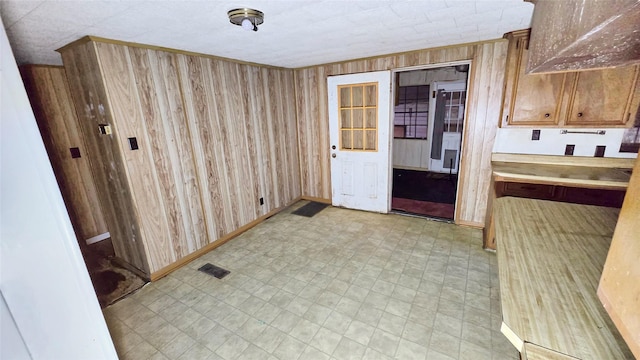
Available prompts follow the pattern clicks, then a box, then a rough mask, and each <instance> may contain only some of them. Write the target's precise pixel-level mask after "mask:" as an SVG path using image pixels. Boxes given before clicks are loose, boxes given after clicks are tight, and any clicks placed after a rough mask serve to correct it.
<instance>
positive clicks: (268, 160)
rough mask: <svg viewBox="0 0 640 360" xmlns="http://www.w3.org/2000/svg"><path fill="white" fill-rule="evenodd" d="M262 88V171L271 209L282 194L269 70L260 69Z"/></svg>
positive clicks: (258, 80) (258, 78)
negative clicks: (273, 146) (274, 146)
mask: <svg viewBox="0 0 640 360" xmlns="http://www.w3.org/2000/svg"><path fill="white" fill-rule="evenodd" d="M256 81H257V82H259V86H260V91H259V93H260V98H261V99H262V101H264V104H263V106H264V113H263V114H264V118H263V119H261V120H262V121H260V130H261V134H262V139H263V140H264V141H263V143H262V152H263V156H264V159H265V162H264V163H263V164H264V165H265V167H264V170H263V171H262V172H263V173H264V174H265V183H264V186H265V189H268V191H267V192H268V195H267V197H268V199H269V201H268V202H267V205H268V206H269V208H270V207H271V206H274V205H275V204H276V203H278V202H279V201H280V193H279V191H278V185H277V184H278V181H279V178H278V176H279V175H280V174H279V173H278V166H277V165H278V159H277V157H276V153H275V151H273V150H274V149H273V148H272V147H271V146H272V144H275V143H276V138H277V134H276V131H275V129H274V127H273V126H272V125H271V124H273V121H274V116H275V114H274V113H273V110H272V109H273V101H275V100H276V99H273V101H272V100H271V93H270V92H269V69H265V68H262V69H260V72H259V76H258V77H257V78H256Z"/></svg>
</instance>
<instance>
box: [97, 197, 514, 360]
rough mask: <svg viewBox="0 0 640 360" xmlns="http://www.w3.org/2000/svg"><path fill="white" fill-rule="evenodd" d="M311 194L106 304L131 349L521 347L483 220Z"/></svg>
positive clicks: (344, 353)
mask: <svg viewBox="0 0 640 360" xmlns="http://www.w3.org/2000/svg"><path fill="white" fill-rule="evenodd" d="M304 203H306V202H299V203H297V204H295V206H293V207H291V208H289V209H286V210H285V211H284V212H283V213H281V214H278V215H276V216H273V217H272V218H270V219H268V220H266V221H265V222H263V223H261V224H260V225H258V226H256V227H255V228H253V229H251V230H249V231H247V232H245V233H244V234H242V235H240V236H238V237H237V238H235V239H234V240H233V241H230V242H228V243H226V244H225V245H223V246H220V247H219V248H217V249H215V250H213V251H211V252H209V253H207V254H205V255H203V256H202V257H200V258H199V259H196V260H195V261H193V262H192V263H190V264H187V266H185V267H183V268H181V269H179V270H177V271H175V272H173V273H172V274H169V275H168V276H166V277H164V278H163V279H161V280H159V281H157V282H154V283H153V284H150V285H147V286H145V287H144V288H143V289H141V290H140V291H138V292H137V293H136V294H134V295H132V296H130V297H128V298H126V299H123V300H122V301H120V302H118V303H116V304H114V305H112V306H110V307H108V308H107V309H105V311H104V314H105V318H106V319H107V324H108V326H109V328H110V332H111V334H112V337H113V339H114V344H115V345H116V349H117V351H118V354H120V355H121V358H149V357H151V356H155V357H157V358H159V359H162V358H170V359H175V358H178V357H180V358H181V359H208V360H216V359H218V360H219V359H225V360H228V359H252V360H253V359H269V360H276V359H277V360H282V359H298V358H299V359H305V360H306V359H310V360H313V359H323V360H326V359H350V358H356V359H360V358H363V359H389V358H396V359H424V358H426V359H458V358H460V359H474V358H477V359H484V358H487V359H500V360H502V359H512V360H514V359H517V351H516V350H515V348H513V346H512V345H511V344H510V343H509V342H508V341H506V339H505V338H504V336H503V335H502V334H501V333H500V332H499V327H500V323H501V316H500V303H499V281H498V274H497V265H496V263H497V262H496V260H495V254H490V253H487V252H485V251H483V250H482V249H481V242H482V234H481V232H480V231H476V230H473V229H467V228H460V227H457V226H455V225H452V224H445V223H440V222H434V221H428V220H424V219H419V218H410V217H402V216H397V215H380V214H371V213H366V212H359V211H350V210H346V209H337V208H331V207H329V208H327V209H325V210H323V211H322V212H321V213H320V214H318V215H316V216H315V217H313V218H304V217H300V216H296V215H292V214H291V211H292V210H293V209H294V208H296V207H299V206H302V205H303V204H304ZM207 262H210V263H213V264H216V265H218V266H221V267H224V268H226V269H228V270H230V271H231V274H230V275H229V276H227V277H226V278H224V279H222V280H220V279H216V278H213V277H211V276H208V275H206V274H204V273H201V272H198V271H197V268H198V267H200V266H202V265H203V264H204V263H207ZM158 350H160V351H158Z"/></svg>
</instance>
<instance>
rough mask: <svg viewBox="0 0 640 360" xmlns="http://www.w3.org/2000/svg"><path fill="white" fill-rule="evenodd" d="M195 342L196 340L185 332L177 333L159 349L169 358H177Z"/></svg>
mask: <svg viewBox="0 0 640 360" xmlns="http://www.w3.org/2000/svg"><path fill="white" fill-rule="evenodd" d="M195 343H196V341H195V340H194V339H192V338H191V337H189V335H187V334H185V333H179V334H178V335H177V336H176V337H174V338H173V340H171V341H170V342H169V343H167V344H166V345H164V346H162V347H161V348H160V349H159V350H160V351H161V352H162V353H163V354H165V355H166V356H167V357H168V358H169V359H177V358H179V357H180V356H181V355H182V354H184V353H185V352H186V351H187V350H189V349H190V348H191V347H192V346H194V345H195Z"/></svg>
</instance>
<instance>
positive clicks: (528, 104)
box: [502, 30, 567, 126]
mask: <svg viewBox="0 0 640 360" xmlns="http://www.w3.org/2000/svg"><path fill="white" fill-rule="evenodd" d="M528 34H529V30H519V31H514V32H512V33H508V34H507V35H506V36H507V38H508V39H509V50H508V53H507V74H506V76H505V94H504V102H503V110H502V119H503V121H504V122H505V124H508V125H536V126H553V125H557V124H558V122H559V120H560V116H561V114H560V112H561V105H562V104H561V101H560V100H561V99H562V95H563V93H564V91H565V83H566V77H567V76H566V74H549V75H546V74H544V75H527V74H525V69H526V64H527V58H528V56H529V54H528V53H529V51H528V46H529V38H528Z"/></svg>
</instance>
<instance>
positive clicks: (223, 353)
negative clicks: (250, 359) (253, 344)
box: [215, 335, 250, 360]
mask: <svg viewBox="0 0 640 360" xmlns="http://www.w3.org/2000/svg"><path fill="white" fill-rule="evenodd" d="M249 345H250V344H249V342H247V341H246V340H244V339H243V338H241V337H240V336H238V335H231V336H230V337H229V338H228V339H227V341H225V342H224V343H223V344H222V345H220V347H218V349H216V351H215V353H216V354H217V355H218V356H220V357H221V358H223V359H225V360H234V359H237V358H238V357H239V356H240V354H242V352H243V351H245V349H247V348H248V347H249Z"/></svg>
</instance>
